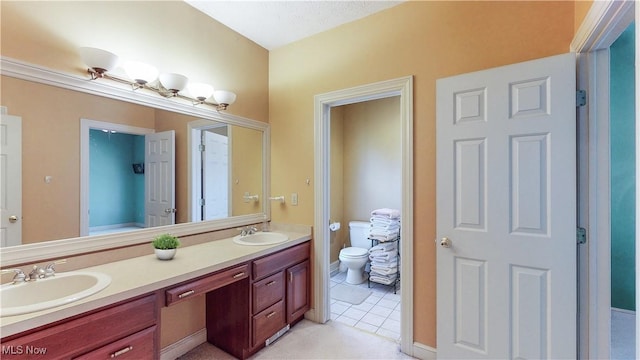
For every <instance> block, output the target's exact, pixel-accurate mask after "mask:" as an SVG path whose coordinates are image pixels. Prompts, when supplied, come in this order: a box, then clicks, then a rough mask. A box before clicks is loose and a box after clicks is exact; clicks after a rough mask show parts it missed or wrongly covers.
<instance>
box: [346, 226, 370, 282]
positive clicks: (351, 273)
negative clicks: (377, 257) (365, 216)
mask: <svg viewBox="0 0 640 360" xmlns="http://www.w3.org/2000/svg"><path fill="white" fill-rule="evenodd" d="M369 227H370V223H369V222H365V221H350V222H349V236H350V238H351V247H348V248H344V249H342V250H340V255H339V256H338V259H340V262H341V263H342V264H344V265H346V267H347V279H346V281H347V283H349V284H360V283H362V282H363V281H365V280H366V279H367V278H366V277H365V275H364V267H365V266H366V265H367V262H368V261H369V249H370V248H371V240H369V239H368V237H369Z"/></svg>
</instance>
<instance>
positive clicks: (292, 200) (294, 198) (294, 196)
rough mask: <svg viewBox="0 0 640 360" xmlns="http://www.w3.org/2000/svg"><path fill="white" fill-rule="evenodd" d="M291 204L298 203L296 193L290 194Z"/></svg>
mask: <svg viewBox="0 0 640 360" xmlns="http://www.w3.org/2000/svg"><path fill="white" fill-rule="evenodd" d="M291 205H294V206H296V205H298V193H293V194H291Z"/></svg>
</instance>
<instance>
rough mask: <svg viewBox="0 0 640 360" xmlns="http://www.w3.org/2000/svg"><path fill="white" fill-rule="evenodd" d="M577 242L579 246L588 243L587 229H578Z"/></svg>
mask: <svg viewBox="0 0 640 360" xmlns="http://www.w3.org/2000/svg"><path fill="white" fill-rule="evenodd" d="M576 242H577V243H578V245H582V244H586V243H587V229H585V228H581V227H579V228H577V229H576Z"/></svg>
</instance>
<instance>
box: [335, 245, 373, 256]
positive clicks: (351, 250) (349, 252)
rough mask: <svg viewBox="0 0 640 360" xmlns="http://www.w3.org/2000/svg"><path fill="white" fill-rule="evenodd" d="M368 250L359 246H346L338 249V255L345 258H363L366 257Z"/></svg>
mask: <svg viewBox="0 0 640 360" xmlns="http://www.w3.org/2000/svg"><path fill="white" fill-rule="evenodd" d="M368 254H369V251H368V250H367V249H363V248H359V247H353V246H352V247H348V248H344V249H342V250H340V256H342V257H345V258H363V257H368Z"/></svg>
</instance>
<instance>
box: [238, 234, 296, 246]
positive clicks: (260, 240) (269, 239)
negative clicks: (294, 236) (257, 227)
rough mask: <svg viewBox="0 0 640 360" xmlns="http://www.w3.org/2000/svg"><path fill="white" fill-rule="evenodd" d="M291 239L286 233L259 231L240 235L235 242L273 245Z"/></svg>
mask: <svg viewBox="0 0 640 360" xmlns="http://www.w3.org/2000/svg"><path fill="white" fill-rule="evenodd" d="M287 240H289V237H288V236H287V235H285V234H281V233H277V232H257V233H255V234H251V235H245V236H242V235H238V236H235V237H234V238H233V242H234V243H236V244H240V245H273V244H277V243H281V242H283V241H287Z"/></svg>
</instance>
